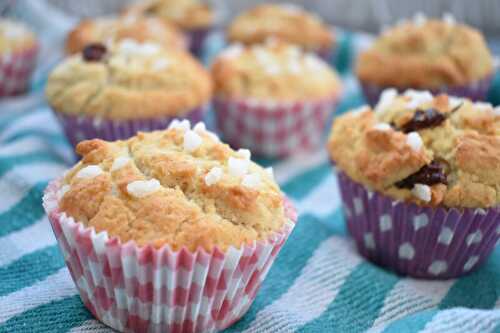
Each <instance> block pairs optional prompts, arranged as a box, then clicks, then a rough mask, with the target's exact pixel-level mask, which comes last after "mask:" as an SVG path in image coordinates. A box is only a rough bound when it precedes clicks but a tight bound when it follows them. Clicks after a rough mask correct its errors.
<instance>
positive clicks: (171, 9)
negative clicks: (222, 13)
mask: <svg viewBox="0 0 500 333" xmlns="http://www.w3.org/2000/svg"><path fill="white" fill-rule="evenodd" d="M125 15H146V16H156V17H158V18H160V19H163V20H165V21H167V22H171V23H174V24H176V25H177V26H178V27H180V28H182V29H184V30H196V29H203V28H208V27H210V26H212V25H213V24H214V23H215V11H214V10H213V8H212V7H211V6H210V5H209V4H208V3H206V2H204V1H201V0H143V1H140V2H139V3H137V4H134V5H131V6H129V7H128V8H127V9H126V11H125Z"/></svg>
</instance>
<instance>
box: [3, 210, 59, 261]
mask: <svg viewBox="0 0 500 333" xmlns="http://www.w3.org/2000/svg"><path fill="white" fill-rule="evenodd" d="M55 243H56V239H55V237H54V234H53V232H52V229H51V227H50V223H49V221H48V220H47V218H46V217H43V218H42V219H41V220H39V221H38V222H36V223H34V224H33V225H31V226H30V227H27V228H25V229H22V230H20V231H18V232H13V233H10V234H8V235H7V236H4V237H2V238H0V244H2V248H3V249H2V252H1V253H0V267H2V266H5V265H9V264H11V263H12V262H14V261H16V260H18V259H20V258H21V257H23V256H24V255H27V254H29V253H31V252H34V251H37V250H40V249H43V248H45V247H47V246H50V245H54V244H55Z"/></svg>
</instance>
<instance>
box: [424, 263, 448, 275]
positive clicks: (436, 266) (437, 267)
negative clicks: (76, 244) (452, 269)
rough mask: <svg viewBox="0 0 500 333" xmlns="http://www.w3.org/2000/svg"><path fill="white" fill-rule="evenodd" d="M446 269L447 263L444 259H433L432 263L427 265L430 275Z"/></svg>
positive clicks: (440, 272)
mask: <svg viewBox="0 0 500 333" xmlns="http://www.w3.org/2000/svg"><path fill="white" fill-rule="evenodd" d="M447 269H448V264H447V263H446V261H443V260H436V261H433V262H432V264H431V265H430V266H429V273H430V274H432V275H439V274H442V273H444V272H446V270H447Z"/></svg>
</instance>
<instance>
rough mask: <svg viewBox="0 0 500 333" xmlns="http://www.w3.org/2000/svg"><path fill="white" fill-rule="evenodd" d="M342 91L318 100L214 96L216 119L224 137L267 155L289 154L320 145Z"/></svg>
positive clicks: (254, 151)
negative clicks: (284, 100)
mask: <svg viewBox="0 0 500 333" xmlns="http://www.w3.org/2000/svg"><path fill="white" fill-rule="evenodd" d="M340 96H341V92H340V91H339V92H336V93H335V94H332V95H331V96H328V97H324V98H320V99H317V100H303V101H293V102H277V101H265V100H257V99H253V98H226V97H223V96H216V97H215V98H214V109H215V119H216V122H217V127H218V129H219V131H220V132H221V133H222V135H223V137H224V140H225V141H226V142H228V143H229V144H230V145H231V146H233V147H237V148H248V149H250V150H252V152H253V153H255V154H256V155H259V156H263V157H271V158H275V157H286V156H290V155H292V154H295V153H298V152H301V151H311V150H314V149H317V148H318V147H319V146H320V145H321V143H322V139H323V133H324V132H325V129H326V125H327V122H328V119H329V118H330V117H331V115H332V114H333V113H334V112H335V108H336V105H337V102H338V100H339V99H340Z"/></svg>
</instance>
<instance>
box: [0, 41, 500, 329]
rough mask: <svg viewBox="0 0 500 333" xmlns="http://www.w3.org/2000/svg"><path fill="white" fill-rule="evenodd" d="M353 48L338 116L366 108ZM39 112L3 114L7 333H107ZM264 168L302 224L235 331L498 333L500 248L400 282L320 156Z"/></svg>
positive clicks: (344, 66) (1, 318)
mask: <svg viewBox="0 0 500 333" xmlns="http://www.w3.org/2000/svg"><path fill="white" fill-rule="evenodd" d="M353 45H355V39H353V38H351V37H350V36H349V35H343V38H342V42H341V45H340V50H339V53H338V54H337V57H336V59H335V63H336V65H337V66H338V68H339V69H340V70H341V72H342V73H343V76H344V79H345V85H346V96H345V98H344V100H343V101H342V103H341V106H340V110H339V111H340V112H342V111H344V110H346V109H347V108H349V107H352V106H356V105H359V104H360V103H362V98H361V95H360V92H359V89H358V87H357V84H356V81H355V80H354V79H353V78H352V76H351V75H350V73H349V70H348V68H349V62H350V59H351V58H352V53H355V47H353ZM28 104H30V103H28ZM31 104H35V106H32V107H25V108H24V109H23V110H21V111H14V108H12V109H13V110H10V108H7V107H0V110H1V111H0V113H1V115H0V193H1V200H0V332H70V331H71V332H111V330H110V329H108V328H106V327H105V326H104V325H102V324H100V323H99V322H98V321H96V320H95V319H93V317H92V315H91V314H90V313H89V312H88V311H87V310H86V309H85V307H84V306H83V304H82V302H81V301H80V298H79V296H78V293H77V291H76V288H75V286H74V284H73V281H72V280H71V278H70V275H69V273H68V270H67V269H66V267H65V265H64V262H63V259H62V257H61V254H60V252H59V249H58V247H57V244H56V240H55V238H54V236H53V234H52V230H51V229H50V226H49V223H48V221H47V217H46V216H45V214H44V211H43V209H42V205H41V197H42V193H43V190H44V187H45V186H46V185H47V182H48V181H49V180H50V179H52V178H54V177H57V176H59V175H61V173H62V172H63V170H65V169H66V168H67V167H68V166H70V165H71V163H72V161H71V159H72V155H71V154H72V153H71V150H70V147H69V146H68V144H67V142H66V141H65V139H64V137H63V135H62V132H61V129H60V128H59V127H58V125H57V123H56V121H55V118H54V117H53V116H52V114H51V113H50V110H49V109H48V108H47V107H46V106H44V105H43V103H41V102H40V103H38V102H37V103H31ZM261 162H263V163H264V164H266V165H273V167H274V168H275V173H276V178H277V180H278V182H279V183H280V185H281V186H282V189H283V190H284V191H285V192H286V194H287V195H288V196H289V197H290V198H292V199H293V201H294V203H295V205H296V207H297V208H298V209H299V212H300V218H299V222H298V224H297V226H296V228H295V230H294V232H293V234H292V235H291V237H290V239H289V240H288V242H287V243H286V245H285V246H284V248H283V250H282V251H281V253H280V255H279V257H278V259H277V260H276V262H275V264H274V266H273V267H272V269H271V271H270V273H269V275H268V277H267V279H266V281H265V282H264V284H263V285H262V288H261V290H260V292H259V294H258V296H257V298H256V300H255V303H254V304H253V306H252V307H251V309H250V310H249V312H248V313H247V314H246V315H245V316H244V317H243V319H242V320H240V321H239V322H238V323H236V324H235V325H234V326H233V327H231V328H230V329H228V330H227V332H363V331H370V332H500V247H497V248H496V250H495V252H494V254H493V256H492V257H491V259H490V260H489V261H488V263H487V264H486V265H485V266H484V268H482V269H481V270H479V271H477V272H475V273H473V274H471V275H469V276H466V277H464V278H461V279H458V280H449V281H440V282H429V281H421V280H414V279H410V278H404V277H399V276H396V275H394V274H392V273H389V272H387V271H385V270H383V269H381V268H379V267H377V266H374V265H372V264H370V263H369V262H366V261H365V260H363V259H362V258H361V257H360V256H359V255H358V254H357V252H356V250H355V248H354V247H353V243H352V242H351V240H350V239H349V237H348V235H347V234H346V229H345V226H344V220H343V216H342V212H341V208H340V199H339V193H338V191H337V185H336V179H335V176H334V174H333V172H332V169H331V167H330V165H329V163H328V158H327V156H326V153H325V152H324V151H318V152H315V153H311V154H310V155H309V156H306V157H303V156H302V157H296V158H292V159H290V160H286V161H261Z"/></svg>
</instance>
